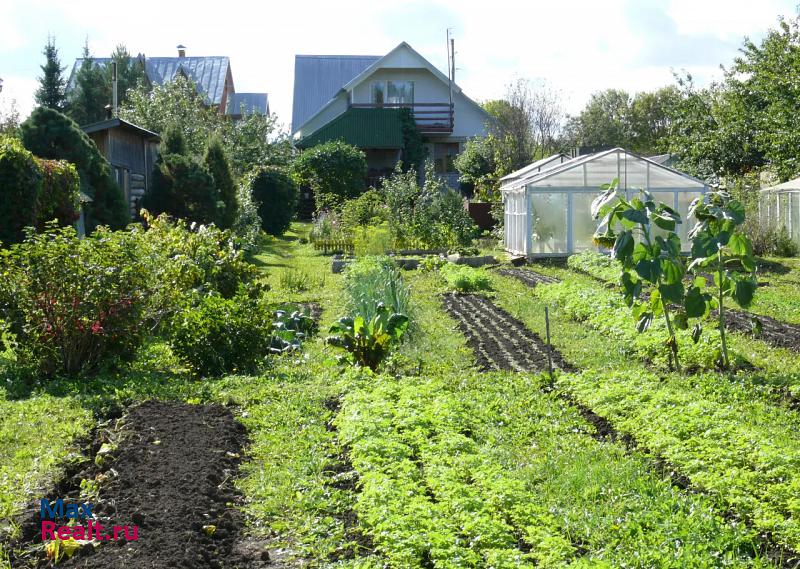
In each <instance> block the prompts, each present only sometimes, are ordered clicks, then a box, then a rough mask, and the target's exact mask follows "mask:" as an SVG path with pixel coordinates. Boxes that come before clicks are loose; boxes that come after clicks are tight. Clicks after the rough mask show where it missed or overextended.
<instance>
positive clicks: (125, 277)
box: [2, 227, 149, 375]
mask: <svg viewBox="0 0 800 569" xmlns="http://www.w3.org/2000/svg"><path fill="white" fill-rule="evenodd" d="M2 271H3V279H8V283H9V284H8V286H9V288H10V289H11V291H13V297H14V302H15V306H14V307H13V316H14V317H15V318H17V319H18V320H17V321H16V323H15V324H16V326H17V327H18V329H19V330H20V331H21V334H20V336H19V340H20V343H21V346H22V347H23V349H22V354H23V355H24V357H25V358H27V359H29V360H30V361H31V363H34V364H35V365H36V366H37V367H38V368H39V369H40V370H41V372H42V373H44V374H53V373H65V374H67V375H74V374H77V373H79V372H81V371H86V370H92V369H94V368H96V367H97V366H98V365H99V364H100V363H103V362H107V361H110V360H113V359H115V358H118V357H120V358H130V357H131V356H133V354H134V352H135V350H136V348H137V347H138V346H139V345H140V344H141V341H142V340H143V338H144V337H145V335H146V328H145V320H146V314H147V310H146V305H147V303H148V300H149V299H148V295H147V289H148V286H147V280H148V278H149V275H148V274H147V271H146V267H145V266H144V264H143V262H142V260H141V259H140V258H138V257H137V254H136V250H135V247H133V246H132V243H131V236H130V234H127V233H124V232H119V233H113V232H108V231H106V230H98V231H97V232H95V234H93V235H92V236H91V237H87V238H84V239H79V238H78V236H77V234H76V232H75V230H74V229H73V228H72V227H66V228H61V229H58V228H55V227H54V228H49V230H48V231H46V232H45V233H42V234H35V233H33V232H32V231H31V232H29V233H28V235H27V237H26V240H25V241H24V242H23V243H20V244H17V245H14V246H13V247H12V248H11V250H10V251H8V252H6V253H5V254H4V256H3V258H2Z"/></svg>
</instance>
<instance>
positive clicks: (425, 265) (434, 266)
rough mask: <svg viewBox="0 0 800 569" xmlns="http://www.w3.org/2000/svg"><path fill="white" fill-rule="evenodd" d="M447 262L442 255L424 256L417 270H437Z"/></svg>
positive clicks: (427, 271)
mask: <svg viewBox="0 0 800 569" xmlns="http://www.w3.org/2000/svg"><path fill="white" fill-rule="evenodd" d="M446 264H447V259H444V258H442V257H425V258H424V259H422V260H421V261H420V262H419V270H420V271H422V272H423V273H432V272H434V271H438V270H439V269H441V268H442V267H444V266H445V265H446Z"/></svg>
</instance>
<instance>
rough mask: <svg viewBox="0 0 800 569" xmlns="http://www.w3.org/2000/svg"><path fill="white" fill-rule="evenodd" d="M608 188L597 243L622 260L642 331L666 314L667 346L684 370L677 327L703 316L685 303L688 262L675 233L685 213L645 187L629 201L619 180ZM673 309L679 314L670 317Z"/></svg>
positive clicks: (595, 207) (596, 209)
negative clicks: (679, 351) (684, 280)
mask: <svg viewBox="0 0 800 569" xmlns="http://www.w3.org/2000/svg"><path fill="white" fill-rule="evenodd" d="M602 189H603V190H604V191H603V193H602V194H601V195H600V196H598V197H597V198H596V199H595V200H594V201H593V202H592V216H593V217H594V218H595V219H601V222H600V224H599V227H598V229H597V231H596V232H595V234H594V241H595V243H597V244H598V245H600V246H601V247H606V248H610V249H611V253H612V256H613V257H614V258H615V259H617V260H618V261H620V263H621V264H622V273H621V275H620V284H621V285H622V287H623V290H624V295H625V302H626V303H627V305H628V306H629V307H631V309H632V311H633V316H634V318H636V321H637V323H636V329H637V330H638V331H639V332H644V331H645V330H647V329H648V328H649V327H650V325H651V324H652V323H653V319H654V318H658V317H661V316H663V317H664V321H665V323H666V325H667V332H668V334H669V338H668V339H667V347H668V348H669V349H670V351H671V353H672V358H673V361H674V363H675V369H677V370H678V371H680V361H679V359H678V344H677V342H676V340H675V328H676V327H677V328H680V329H685V328H686V327H687V326H688V318H689V317H690V316H697V314H690V313H689V312H688V311H687V310H686V308H685V307H684V306H683V305H684V295H685V289H684V285H683V276H684V275H685V274H686V263H685V261H684V259H683V257H682V256H681V240H680V237H678V235H677V234H676V233H675V227H676V225H677V224H679V223H681V218H680V215H678V213H677V212H676V211H675V210H673V209H672V208H671V207H669V206H667V205H666V204H664V203H661V202H658V203H656V202H655V201H654V200H653V198H652V196H651V195H650V193H649V192H646V191H644V190H641V191H639V194H638V195H637V196H635V197H633V198H631V199H630V200H629V199H627V197H626V195H625V192H624V190H620V189H619V184H618V180H613V181H612V182H611V183H610V184H606V185H604V186H603V187H602ZM675 306H677V309H676V308H674V307H675ZM672 312H675V314H674V316H673V317H670V316H671V313H672Z"/></svg>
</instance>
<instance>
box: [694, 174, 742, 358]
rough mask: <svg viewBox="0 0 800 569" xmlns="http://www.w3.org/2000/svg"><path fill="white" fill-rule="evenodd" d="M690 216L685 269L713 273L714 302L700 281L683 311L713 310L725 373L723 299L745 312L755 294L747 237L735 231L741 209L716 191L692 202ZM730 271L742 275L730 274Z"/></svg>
mask: <svg viewBox="0 0 800 569" xmlns="http://www.w3.org/2000/svg"><path fill="white" fill-rule="evenodd" d="M690 215H693V216H694V217H696V218H697V225H695V227H694V229H692V231H691V232H690V233H689V237H690V238H691V240H692V262H691V264H690V265H689V269H690V270H692V269H695V268H698V267H699V268H705V269H710V270H711V271H713V274H714V285H715V287H716V291H715V295H716V298H714V299H713V301H712V297H711V295H709V294H707V293H704V292H703V289H704V288H705V285H706V279H705V278H703V277H700V278H698V279H697V280H695V284H694V286H693V287H692V288H691V289H689V292H688V293H687V297H686V299H687V304H686V307H687V310H691V311H692V312H694V313H696V314H700V315H702V314H705V312H706V311H707V310H708V309H709V308H712V307H716V308H717V313H718V320H719V335H720V341H721V344H722V354H721V367H722V368H724V369H727V368H729V367H730V358H729V356H728V344H727V341H726V339H725V306H724V299H725V297H728V298H731V299H733V300H734V301H735V302H736V304H738V305H739V306H741V307H742V308H747V307H748V306H750V303H751V302H752V301H753V295H754V294H755V291H756V277H755V270H756V264H755V258H754V257H753V245H752V243H751V242H750V238H749V237H747V236H746V235H744V234H743V233H741V232H738V231H737V230H736V228H737V227H738V226H740V225H741V224H742V223H744V206H743V205H742V204H741V202H739V201H738V200H735V199H733V198H732V197H731V195H730V194H728V193H727V192H724V191H721V190H718V191H714V192H708V193H707V194H705V195H704V196H703V197H702V198H697V199H695V200H694V202H692V205H691V208H690ZM732 268H736V269H740V270H743V271H744V272H745V273H744V274H742V273H740V272H739V271H732V270H731V269H732ZM698 333H699V330H698Z"/></svg>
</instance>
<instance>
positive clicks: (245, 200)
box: [231, 182, 261, 251]
mask: <svg viewBox="0 0 800 569" xmlns="http://www.w3.org/2000/svg"><path fill="white" fill-rule="evenodd" d="M236 205H237V208H236V219H235V220H234V222H233V227H231V233H232V234H233V236H234V237H235V238H236V245H237V247H239V248H241V249H243V250H245V251H253V250H254V249H255V248H256V246H257V244H258V237H259V236H260V235H261V218H260V217H259V215H258V204H256V203H255V202H254V201H253V193H252V192H251V191H250V186H249V185H248V184H247V183H245V182H241V183H240V184H239V185H238V186H237V188H236Z"/></svg>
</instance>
